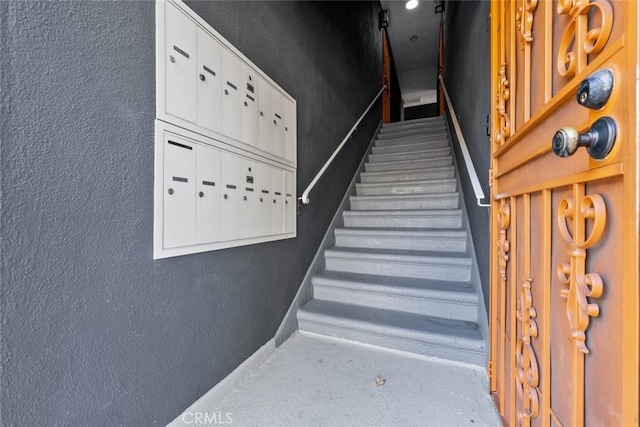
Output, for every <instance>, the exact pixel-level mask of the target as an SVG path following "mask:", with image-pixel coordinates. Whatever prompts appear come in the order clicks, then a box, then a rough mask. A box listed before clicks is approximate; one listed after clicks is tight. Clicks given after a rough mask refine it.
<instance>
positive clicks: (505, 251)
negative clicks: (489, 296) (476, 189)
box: [498, 199, 511, 288]
mask: <svg viewBox="0 0 640 427" xmlns="http://www.w3.org/2000/svg"><path fill="white" fill-rule="evenodd" d="M510 223H511V207H510V206H509V202H507V201H506V200H505V199H501V200H500V210H499V211H498V226H499V227H500V240H498V250H499V251H500V254H499V255H498V267H499V271H500V278H501V279H502V287H503V288H504V286H505V285H506V282H507V263H508V262H509V247H510V244H509V240H508V239H507V230H508V229H509V224H510Z"/></svg>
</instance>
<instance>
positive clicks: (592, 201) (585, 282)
mask: <svg viewBox="0 0 640 427" xmlns="http://www.w3.org/2000/svg"><path fill="white" fill-rule="evenodd" d="M557 216H558V226H559V227H560V234H561V235H562V238H563V239H564V240H565V241H566V242H567V243H568V244H569V245H570V246H571V249H569V252H568V253H569V255H570V257H571V261H570V262H569V263H563V264H560V265H559V266H558V277H559V278H560V281H561V282H562V284H563V285H564V287H565V288H564V289H562V291H560V294H561V296H562V298H565V299H566V300H567V316H568V317H569V324H570V327H571V338H572V339H573V340H574V341H575V343H576V346H577V347H578V350H579V351H580V352H582V353H584V354H589V349H588V348H587V345H586V339H587V336H586V330H587V327H588V326H589V320H590V318H591V317H598V315H599V314H600V307H599V306H598V304H595V303H591V302H589V298H592V299H597V298H599V297H600V296H601V295H602V292H603V289H604V286H603V282H602V278H601V277H600V275H599V274H597V273H587V272H586V271H585V270H586V258H587V249H589V248H591V247H592V246H593V245H595V244H596V243H598V241H599V240H600V238H601V237H602V233H603V231H604V227H605V225H606V222H607V208H606V206H605V203H604V199H603V198H602V196H600V195H599V194H592V195H588V196H585V197H584V198H583V199H582V201H581V203H580V206H579V207H578V206H577V204H574V200H573V198H571V197H570V198H567V199H564V200H562V201H561V202H560V206H559V209H558V215H557ZM567 220H572V223H573V229H572V230H571V231H570V230H569V226H568V224H567ZM588 221H592V222H593V225H592V228H591V233H590V234H589V236H588V237H587V236H586V235H585V230H586V225H587V222H588Z"/></svg>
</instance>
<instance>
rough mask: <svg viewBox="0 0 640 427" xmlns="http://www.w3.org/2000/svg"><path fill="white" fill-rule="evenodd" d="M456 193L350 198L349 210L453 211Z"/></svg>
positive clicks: (456, 204)
mask: <svg viewBox="0 0 640 427" xmlns="http://www.w3.org/2000/svg"><path fill="white" fill-rule="evenodd" d="M459 201H460V200H459V196H458V193H439V194H438V193H436V194H401V195H396V196H351V197H349V202H350V204H351V210H354V211H355V210H362V211H376V210H378V211H384V210H402V209H411V210H416V209H455V208H457V207H458V204H459Z"/></svg>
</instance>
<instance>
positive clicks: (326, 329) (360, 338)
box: [298, 319, 484, 366]
mask: <svg viewBox="0 0 640 427" xmlns="http://www.w3.org/2000/svg"><path fill="white" fill-rule="evenodd" d="M298 326H299V328H300V331H301V332H311V333H314V334H319V335H324V336H329V337H337V338H342V339H346V340H351V341H357V342H361V343H364V344H369V345H374V346H377V347H384V348H391V349H395V350H400V351H406V352H410V353H416V354H421V355H423V356H430V357H438V358H441V359H448V360H454V361H458V362H463V363H470V364H474V365H478V366H483V365H484V351H482V350H465V349H461V348H457V347H454V346H449V345H442V344H441V343H440V342H438V340H437V339H434V340H433V342H423V341H413V340H410V339H405V338H398V337H393V336H386V335H380V334H376V333H375V332H371V331H369V330H367V329H353V328H352V326H351V325H348V324H347V325H345V327H340V326H333V325H326V324H321V323H316V322H313V321H309V320H306V319H298Z"/></svg>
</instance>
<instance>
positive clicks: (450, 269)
mask: <svg viewBox="0 0 640 427" xmlns="http://www.w3.org/2000/svg"><path fill="white" fill-rule="evenodd" d="M326 263H327V264H326V265H327V270H333V271H344V272H350V273H361V274H374V275H379V276H395V277H411V278H415V279H434V280H447V281H455V282H468V281H469V280H471V268H470V266H468V265H466V266H463V265H441V264H436V263H431V262H425V263H413V262H412V263H404V262H395V261H393V262H392V261H388V262H387V261H382V260H376V259H373V260H372V259H358V258H355V257H351V258H346V257H345V258H343V257H335V258H334V257H333V256H327V257H326Z"/></svg>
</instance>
